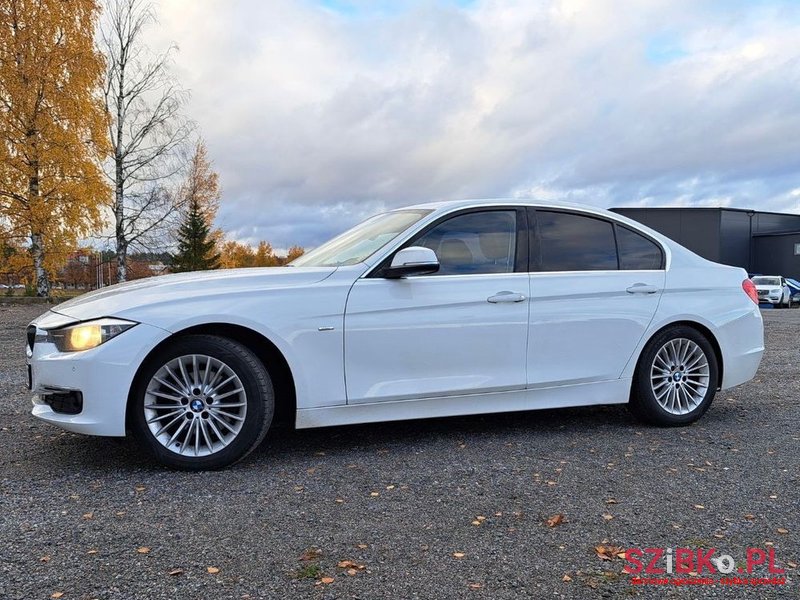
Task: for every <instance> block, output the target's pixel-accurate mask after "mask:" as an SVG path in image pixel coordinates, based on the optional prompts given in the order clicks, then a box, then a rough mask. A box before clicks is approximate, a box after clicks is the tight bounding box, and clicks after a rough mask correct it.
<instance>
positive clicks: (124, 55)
mask: <svg viewBox="0 0 800 600" xmlns="http://www.w3.org/2000/svg"><path fill="white" fill-rule="evenodd" d="M154 22H155V13H154V11H153V7H152V5H151V4H150V3H149V2H148V1H147V0H106V14H105V20H104V22H103V25H102V27H101V33H100V43H101V46H102V48H103V51H104V52H105V55H106V62H107V64H106V76H105V84H104V87H103V94H104V99H105V105H106V111H107V112H108V117H109V120H108V121H109V126H108V133H109V137H110V139H111V147H112V151H111V156H110V158H109V161H108V169H107V172H106V174H107V175H108V177H109V178H110V179H111V180H112V181H113V183H114V198H113V202H112V203H111V208H112V210H113V213H114V222H115V232H114V239H115V242H116V254H117V281H125V279H126V260H127V254H128V252H129V250H131V249H134V248H135V249H139V250H141V249H148V250H154V249H156V247H157V244H158V240H159V239H160V240H163V239H165V238H164V236H163V235H159V233H163V232H164V231H166V229H167V227H169V226H170V225H171V216H172V215H173V214H174V213H175V212H176V211H178V210H179V208H180V207H179V201H178V198H179V197H180V196H179V195H178V194H175V193H171V192H170V191H169V189H168V188H169V185H170V180H171V179H172V178H173V177H174V176H175V175H176V174H177V173H179V172H180V171H181V169H182V168H183V166H184V164H185V159H184V156H185V153H184V152H183V148H184V147H185V146H186V143H187V142H188V141H189V139H190V137H191V136H192V134H193V132H194V124H193V123H192V122H191V121H189V120H187V119H186V118H185V117H184V116H183V115H182V109H183V106H184V105H185V103H186V100H187V98H188V93H187V92H186V91H184V90H183V89H181V88H180V87H179V86H178V84H177V83H176V82H175V81H174V80H173V78H172V76H171V74H170V70H169V67H170V64H171V56H172V53H173V52H174V51H175V50H176V48H175V47H174V46H171V47H170V48H168V49H167V50H166V51H165V52H163V53H162V54H152V53H151V52H150V50H149V49H148V48H147V47H146V46H145V45H144V39H143V34H144V32H145V30H146V28H147V27H148V26H149V25H151V24H152V23H154ZM163 247H164V246H163V243H162V246H161V248H162V249H163Z"/></svg>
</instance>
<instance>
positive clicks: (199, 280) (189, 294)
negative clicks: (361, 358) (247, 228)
mask: <svg viewBox="0 0 800 600" xmlns="http://www.w3.org/2000/svg"><path fill="white" fill-rule="evenodd" d="M335 270H336V267H319V268H317V267H254V268H249V269H220V270H216V271H197V272H194V273H176V274H173V275H161V276H159V277H148V278H145V279H137V280H136V281H129V282H127V283H119V284H116V285H112V286H109V287H105V288H102V289H99V290H95V291H93V292H89V293H88V294H83V295H82V296H78V297H77V298H74V299H72V300H69V301H67V302H64V303H62V304H58V305H56V306H55V307H54V308H53V312H57V313H60V314H62V315H65V316H67V317H70V318H73V319H75V320H78V321H85V320H87V319H96V318H98V317H114V316H123V313H127V312H129V311H132V310H135V309H136V308H137V307H144V306H151V305H154V304H164V303H167V304H169V303H175V302H178V301H181V300H187V299H191V298H193V297H203V298H210V297H213V296H227V295H230V294H236V293H239V294H242V293H244V294H247V293H253V292H262V291H264V290H270V289H279V288H286V287H297V286H302V285H311V284H314V283H318V282H320V281H322V280H323V279H326V278H327V277H328V276H330V275H331V273H333V272H334V271H335Z"/></svg>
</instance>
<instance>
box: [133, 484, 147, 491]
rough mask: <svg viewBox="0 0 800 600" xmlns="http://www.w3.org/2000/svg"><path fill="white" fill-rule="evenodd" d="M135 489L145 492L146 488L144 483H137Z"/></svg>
mask: <svg viewBox="0 0 800 600" xmlns="http://www.w3.org/2000/svg"><path fill="white" fill-rule="evenodd" d="M133 489H135V490H136V491H137V492H143V491H144V490H145V489H146V488H145V487H144V486H143V485H137V486H135V487H134V488H133Z"/></svg>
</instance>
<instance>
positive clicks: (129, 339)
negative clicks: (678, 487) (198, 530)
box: [28, 200, 764, 469]
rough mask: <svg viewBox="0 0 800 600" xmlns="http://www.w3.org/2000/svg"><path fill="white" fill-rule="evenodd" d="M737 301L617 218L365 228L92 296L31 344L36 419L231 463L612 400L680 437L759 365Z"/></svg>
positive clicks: (735, 277)
mask: <svg viewBox="0 0 800 600" xmlns="http://www.w3.org/2000/svg"><path fill="white" fill-rule="evenodd" d="M757 301H758V298H757V297H756V291H755V287H754V286H753V284H752V282H751V281H750V280H749V279H748V278H747V274H746V273H745V272H744V271H743V270H742V269H738V268H734V267H727V266H722V265H718V264H714V263H711V262H709V261H707V260H705V259H703V258H700V257H699V256H697V255H695V254H693V253H692V252H690V251H688V250H686V249H685V248H683V247H682V246H680V245H678V244H676V243H675V242H673V241H671V240H669V239H668V238H666V237H664V236H662V235H660V234H658V233H656V232H655V231H652V230H650V229H647V228H646V227H644V226H642V225H640V224H638V223H636V222H635V221H632V220H630V219H626V218H625V217H622V216H620V215H617V214H614V213H610V212H607V211H605V210H599V209H595V208H590V207H585V206H578V205H570V204H555V203H546V204H543V203H535V202H526V201H518V200H503V201H474V200H473V201H460V202H443V203H436V204H426V205H420V206H413V207H410V208H405V209H401V210H395V211H392V212H388V213H385V214H381V215H378V216H376V217H373V218H371V219H369V220H368V221H366V222H364V223H362V224H361V225H358V226H357V227H355V228H353V229H351V230H350V231H348V232H346V233H344V234H342V235H340V236H339V237H337V238H335V239H334V240H332V241H330V242H328V243H326V244H323V245H322V246H320V247H318V248H316V249H314V250H312V251H311V252H309V253H307V254H305V255H304V256H302V257H300V258H299V259H297V260H296V261H295V262H294V263H293V264H292V265H291V266H289V267H277V268H258V269H239V270H222V271H210V272H202V273H187V274H179V275H167V276H163V277H156V278H151V279H145V280H140V281H134V282H131V283H126V284H122V285H115V286H111V287H108V288H104V289H102V290H99V291H95V292H92V293H89V294H86V295H84V296H81V297H79V298H76V299H74V300H71V301H69V302H65V303H64V304H59V305H57V306H55V307H54V308H53V310H51V311H50V312H48V313H46V314H44V315H42V316H41V317H39V318H38V319H36V320H35V321H34V322H33V323H32V324H31V325H30V327H29V328H28V357H29V365H30V373H29V375H30V381H31V387H32V389H33V391H34V394H35V396H34V407H33V414H34V415H35V416H37V417H39V418H41V419H43V420H45V421H47V422H49V423H53V424H55V425H59V426H61V427H63V428H65V429H68V430H70V431H75V432H79V433H86V434H92V435H106V436H123V435H125V434H126V431H132V432H133V433H134V434H135V435H136V436H137V437H138V438H139V439H140V440H141V441H142V442H143V445H144V447H145V448H147V449H148V450H150V451H151V453H153V454H154V455H155V456H156V457H157V458H158V459H159V460H160V461H162V462H164V463H166V464H168V465H171V466H173V467H178V468H185V469H209V468H217V467H221V466H224V465H227V464H230V463H232V462H234V461H236V460H238V459H241V458H242V457H243V456H245V455H246V454H247V453H248V452H250V451H251V450H253V448H255V447H256V446H257V445H258V443H259V442H260V441H261V440H262V439H263V437H264V436H265V434H266V433H267V430H268V429H269V427H270V423H271V421H272V418H273V414H274V413H276V412H283V413H285V414H287V415H289V416H290V417H291V418H292V419H293V421H294V425H295V426H296V427H298V428H305V427H324V426H329V425H344V424H349V423H367V422H377V421H391V420H398V419H417V418H426V417H442V416H447V415H467V414H477V413H494V412H506V411H522V410H531V409H541V408H555V407H566V406H585V405H597V404H624V403H629V405H630V408H631V409H632V410H633V412H634V413H635V414H636V415H637V416H638V417H639V418H641V419H643V420H645V421H647V422H650V423H654V424H658V425H683V424H686V423H691V422H692V421H694V420H696V419H698V418H699V417H700V416H701V415H702V414H703V413H705V411H706V410H707V409H708V407H709V405H710V404H711V401H712V399H713V397H714V394H715V392H716V390H718V389H726V388H730V387H732V386H735V385H738V384H741V383H743V382H745V381H748V380H749V379H751V378H752V377H753V375H754V374H755V372H756V369H757V368H758V365H759V362H760V360H761V355H762V353H763V350H764V345H763V329H762V320H761V315H760V313H759V311H758V308H757Z"/></svg>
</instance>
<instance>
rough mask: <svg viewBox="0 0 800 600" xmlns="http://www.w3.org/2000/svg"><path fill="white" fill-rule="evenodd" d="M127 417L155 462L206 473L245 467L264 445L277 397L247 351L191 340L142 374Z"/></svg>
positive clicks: (163, 353) (227, 343) (226, 342)
mask: <svg viewBox="0 0 800 600" xmlns="http://www.w3.org/2000/svg"><path fill="white" fill-rule="evenodd" d="M128 411H129V415H130V421H129V422H130V424H131V428H132V429H133V433H134V435H135V437H136V438H137V439H138V440H139V442H140V443H141V445H142V446H143V447H144V448H145V449H146V450H147V451H148V452H149V453H150V454H151V455H152V456H153V457H154V458H155V459H156V460H158V461H159V462H161V463H162V464H164V465H167V466H168V467H172V468H175V469H182V470H187V471H204V470H213V469H220V468H222V467H226V466H228V465H231V464H233V463H235V462H238V461H240V460H242V459H243V458H244V457H245V456H247V455H248V454H249V453H250V452H252V451H253V450H254V449H255V448H256V447H257V446H258V445H259V444H260V443H261V441H262V440H263V439H264V436H265V435H266V434H267V431H268V430H269V427H270V424H271V422H272V415H273V413H274V411H275V397H274V392H273V387H272V381H271V379H270V376H269V373H268V372H267V370H266V368H265V367H264V365H263V364H262V362H261V361H260V360H259V359H258V357H257V356H256V355H255V354H253V352H251V351H250V350H249V349H248V348H246V347H245V346H243V345H241V344H239V343H238V342H234V341H233V340H230V339H228V338H224V337H219V336H214V335H188V336H185V337H181V338H178V339H176V340H175V341H174V342H172V343H170V344H169V345H168V346H166V347H164V348H163V349H162V350H160V351H159V352H158V353H157V354H156V355H155V356H152V357H150V358H149V359H148V360H147V362H146V363H145V364H144V365H143V366H142V368H141V369H140V371H139V373H138V375H137V378H136V383H135V384H134V387H133V389H132V393H131V399H130V402H129V406H128Z"/></svg>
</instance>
